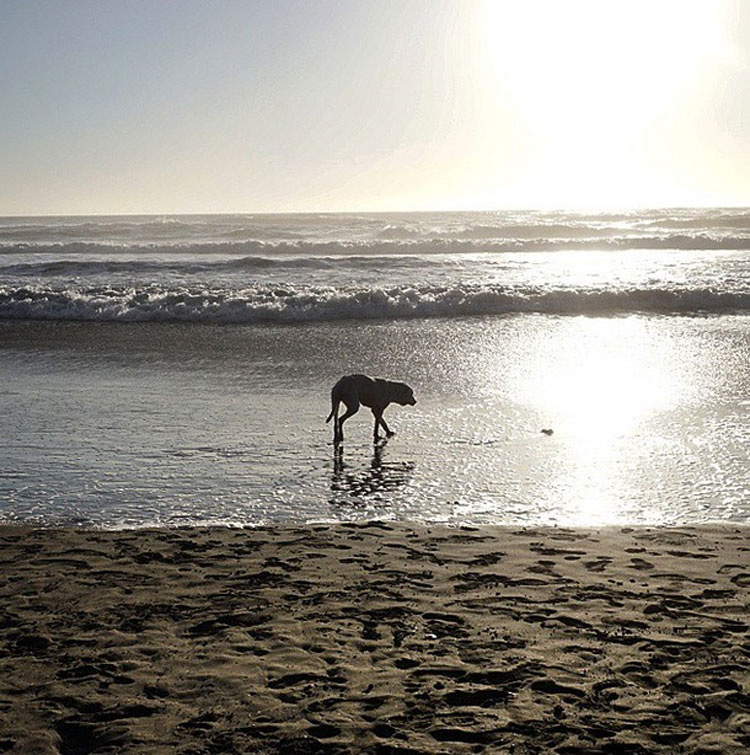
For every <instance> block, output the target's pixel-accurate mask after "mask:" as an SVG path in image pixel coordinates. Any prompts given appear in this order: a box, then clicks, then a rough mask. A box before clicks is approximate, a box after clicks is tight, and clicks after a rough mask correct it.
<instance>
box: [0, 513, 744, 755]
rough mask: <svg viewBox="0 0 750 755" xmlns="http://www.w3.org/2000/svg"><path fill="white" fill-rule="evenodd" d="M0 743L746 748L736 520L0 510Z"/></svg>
mask: <svg viewBox="0 0 750 755" xmlns="http://www.w3.org/2000/svg"><path fill="white" fill-rule="evenodd" d="M0 561H2V570H1V571H0V605H2V610H1V611H0V752H27V753H40V754H41V753H58V752H59V753H63V755H68V754H72V753H78V754H80V753H94V752H117V753H120V752H134V753H152V752H154V753H157V752H163V753H173V752H174V753H183V754H184V755H187V754H188V753H191V754H195V755H197V754H198V753H256V752H257V753H350V752H368V753H369V752H372V753H421V752H426V753H433V752H446V753H452V752H482V751H484V752H488V753H489V752H491V753H515V755H522V754H526V753H559V754H560V755H577V754H578V753H611V754H616V753H617V754H619V753H625V754H630V753H632V754H634V755H640V754H644V753H704V754H708V753H716V754H717V755H718V754H719V753H721V754H722V755H724V754H726V753H746V752H747V751H748V750H749V749H750V634H749V633H748V616H749V615H750V528H745V527H739V526H715V527H712V526H707V527H700V528H681V529H659V528H612V529H601V530H570V529H513V528H497V527H495V528H492V527H487V528H481V529H451V528H447V527H412V526H409V525H394V524H390V523H389V524H381V523H372V524H367V525H331V526H328V525H318V526H309V527H281V528H274V529H258V530H230V529H189V530H187V529H186V530H140V531H125V532H103V531H84V530H75V529H70V530H34V529H25V528H11V527H5V528H0Z"/></svg>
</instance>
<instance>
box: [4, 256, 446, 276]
mask: <svg viewBox="0 0 750 755" xmlns="http://www.w3.org/2000/svg"><path fill="white" fill-rule="evenodd" d="M423 264H424V259H423V258H422V257H419V256H416V255H390V256H384V255H370V256H368V255H351V256H334V255H331V256H328V257H313V256H308V257H254V256H246V257H237V258H231V259H211V258H210V257H206V258H204V259H200V261H196V259H195V257H194V258H193V259H190V260H175V259H162V260H153V259H139V258H134V259H85V258H83V259H61V260H58V259H54V260H49V261H43V262H13V263H12V264H9V265H2V264H0V275H7V276H16V277H32V278H39V277H44V276H55V277H60V278H79V277H83V276H92V275H106V274H110V273H111V274H116V273H117V274H131V275H149V274H158V273H172V274H178V275H195V274H200V273H221V272H250V273H251V272H253V271H271V270H273V271H275V272H278V273H282V272H284V271H293V270H310V271H325V270H336V269H342V268H344V267H345V268H351V269H355V270H375V271H377V270H381V269H388V270H393V269H395V268H418V267H419V266H420V265H423ZM431 264H432V265H433V267H434V262H432V263H431ZM446 264H449V265H455V264H457V262H456V260H455V258H453V259H449V260H446Z"/></svg>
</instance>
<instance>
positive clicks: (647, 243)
mask: <svg viewBox="0 0 750 755" xmlns="http://www.w3.org/2000/svg"><path fill="white" fill-rule="evenodd" d="M587 231H588V233H589V234H590V229H587ZM487 234H488V235H486V236H482V235H480V234H479V233H478V236H479V237H476V238H456V237H453V236H450V235H446V236H441V237H436V238H429V239H428V238H419V239H403V238H402V239H378V240H370V239H368V240H345V241H342V240H337V241H281V242H271V241H260V240H256V239H253V240H249V241H231V242H230V241H226V242H208V243H184V244H173V243H170V244H159V243H148V244H127V245H124V244H119V243H118V244H115V243H101V242H82V241H79V242H56V243H25V242H19V243H16V242H14V243H7V242H6V243H2V244H0V255H3V254H55V255H57V256H60V255H65V254H69V255H84V254H99V255H106V254H110V255H111V254H115V253H116V254H118V255H121V254H123V253H127V254H131V255H134V256H138V255H154V254H164V255H168V254H175V253H177V254H186V255H187V254H190V255H232V256H252V257H263V256H266V257H274V256H355V255H367V256H373V255H383V256H385V255H397V254H400V255H416V254H419V255H429V254H460V253H471V254H478V253H482V252H492V253H498V252H540V251H557V250H562V251H568V250H582V251H586V250H604V251H606V250H628V249H655V250H659V249H675V250H680V249H684V250H691V249H692V250H721V249H726V250H742V249H747V250H750V235H737V236H735V235H729V236H724V235H712V234H705V233H696V234H668V235H624V236H616V237H606V236H596V237H591V236H590V235H587V236H581V237H576V238H571V237H566V238H549V237H537V238H528V237H527V238H522V237H518V236H514V237H494V236H492V235H490V233H489V231H487Z"/></svg>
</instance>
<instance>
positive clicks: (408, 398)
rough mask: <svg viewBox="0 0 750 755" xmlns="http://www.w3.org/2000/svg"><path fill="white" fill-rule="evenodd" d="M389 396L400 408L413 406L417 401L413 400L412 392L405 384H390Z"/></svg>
mask: <svg viewBox="0 0 750 755" xmlns="http://www.w3.org/2000/svg"><path fill="white" fill-rule="evenodd" d="M391 396H392V397H393V401H395V402H396V403H397V404H401V406H406V405H407V404H408V405H409V406H414V404H416V403H417V399H415V398H414V391H413V390H412V389H411V388H409V386H408V385H407V384H406V383H391Z"/></svg>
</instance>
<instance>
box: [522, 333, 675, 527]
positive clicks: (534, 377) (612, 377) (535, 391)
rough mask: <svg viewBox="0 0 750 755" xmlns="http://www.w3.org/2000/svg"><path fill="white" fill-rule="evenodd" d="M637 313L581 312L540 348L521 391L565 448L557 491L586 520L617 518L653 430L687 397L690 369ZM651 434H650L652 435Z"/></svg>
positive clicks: (553, 488)
mask: <svg viewBox="0 0 750 755" xmlns="http://www.w3.org/2000/svg"><path fill="white" fill-rule="evenodd" d="M647 328H648V323H647V322H646V321H644V320H642V319H638V318H623V319H620V320H616V321H613V320H611V319H596V318H593V319H591V318H580V319H577V320H572V321H570V322H569V327H567V328H563V329H556V330H555V341H554V343H552V344H548V348H544V349H540V350H538V351H537V354H538V355H539V356H538V357H537V358H536V360H534V359H533V358H532V364H531V366H530V374H529V375H527V376H526V377H527V379H526V380H525V381H524V382H523V384H522V385H520V386H518V388H519V390H520V391H521V393H522V394H523V395H524V397H525V401H526V402H528V403H529V404H532V405H535V406H536V408H537V410H538V412H539V416H540V418H541V419H542V421H543V422H544V423H545V424H546V426H547V427H548V428H549V429H551V430H553V432H554V435H551V436H550V442H553V443H555V444H556V447H557V451H558V454H557V456H556V464H555V465H554V469H555V475H556V479H555V480H554V482H552V483H551V484H550V486H549V490H550V495H552V496H556V497H558V501H557V503H558V505H560V504H563V506H564V508H565V509H567V515H566V520H567V521H568V522H571V523H573V522H575V523H577V524H581V525H598V524H614V523H616V522H617V520H618V514H617V511H618V508H620V503H621V502H622V500H623V498H624V497H627V491H628V488H630V487H632V482H633V480H632V479H628V477H629V476H632V475H633V474H634V473H635V474H637V473H638V471H644V470H645V468H646V467H647V466H648V465H649V463H650V449H649V444H651V445H653V443H654V434H653V432H650V433H647V434H643V442H639V440H638V438H639V435H642V429H643V428H644V427H645V425H646V424H650V425H653V423H658V421H659V417H660V415H661V414H662V413H664V412H668V411H669V410H670V409H672V408H673V407H674V406H675V404H676V403H678V402H679V401H680V400H681V397H684V392H685V391H686V389H687V380H686V373H685V372H684V371H683V370H681V369H680V363H679V360H678V359H676V358H675V357H676V355H675V354H673V353H670V350H669V349H665V348H664V342H663V341H662V342H661V343H660V346H659V347H657V346H656V343H655V342H654V340H653V339H652V338H650V337H649V335H648V333H647V332H646V330H647ZM646 437H648V441H646V439H645V438H646Z"/></svg>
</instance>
